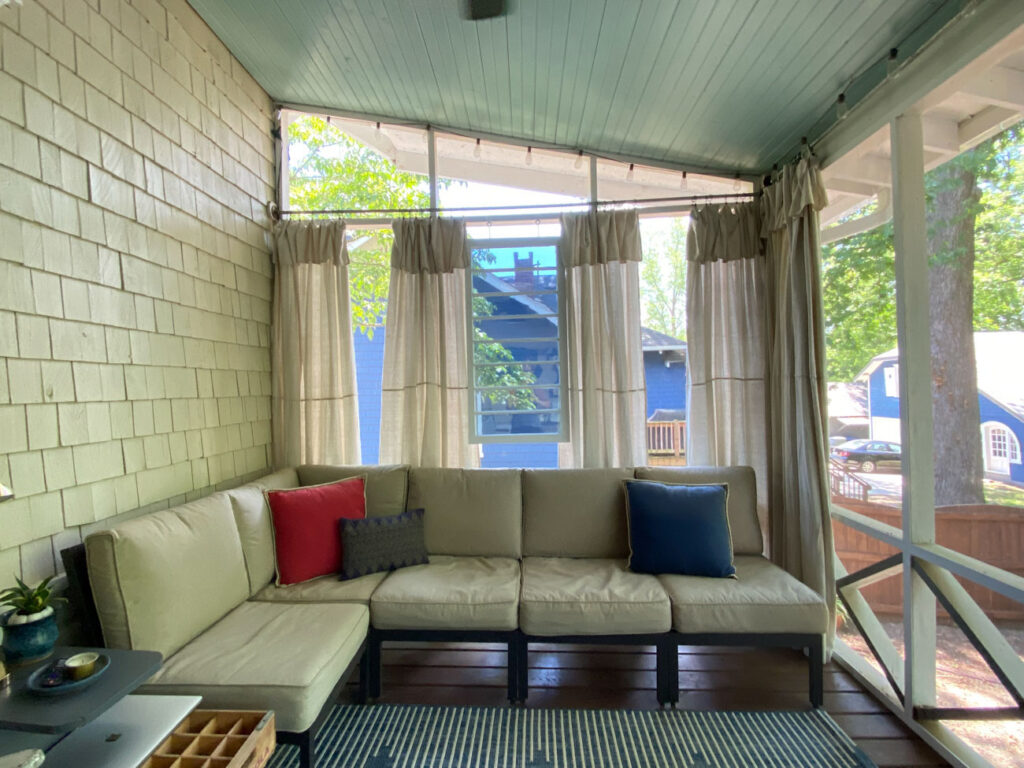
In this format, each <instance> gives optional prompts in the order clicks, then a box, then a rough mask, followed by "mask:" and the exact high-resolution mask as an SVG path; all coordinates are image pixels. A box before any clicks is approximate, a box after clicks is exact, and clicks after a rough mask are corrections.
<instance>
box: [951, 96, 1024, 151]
mask: <svg viewBox="0 0 1024 768" xmlns="http://www.w3.org/2000/svg"><path fill="white" fill-rule="evenodd" d="M1018 120H1020V113H1019V112H1017V111H1015V110H1012V109H1007V108H1006V107H995V106H992V107H985V109H983V110H981V112H979V113H978V114H976V115H974V116H973V117H969V118H968V119H966V120H964V121H963V122H961V123H960V125H959V126H958V127H957V132H958V135H959V137H960V144H961V145H962V146H964V147H972V146H975V145H976V144H980V143H981V142H983V141H984V140H985V139H987V138H988V137H989V136H994V135H995V134H997V133H999V132H1000V131H1002V130H1004V129H1005V128H1009V127H1010V126H1011V125H1013V124H1014V123H1016V122H1017V121H1018Z"/></svg>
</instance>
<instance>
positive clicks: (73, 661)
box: [64, 651, 100, 680]
mask: <svg viewBox="0 0 1024 768" xmlns="http://www.w3.org/2000/svg"><path fill="white" fill-rule="evenodd" d="M99 658H100V655H99V654H98V653H94V652H93V651H87V652H86V653H76V654H75V655H74V656H72V657H70V658H69V659H67V660H66V661H65V662H64V669H66V670H67V674H68V677H70V678H71V679H72V680H84V679H85V678H87V677H89V676H90V675H91V674H92V673H93V672H95V671H96V662H97V661H98V660H99Z"/></svg>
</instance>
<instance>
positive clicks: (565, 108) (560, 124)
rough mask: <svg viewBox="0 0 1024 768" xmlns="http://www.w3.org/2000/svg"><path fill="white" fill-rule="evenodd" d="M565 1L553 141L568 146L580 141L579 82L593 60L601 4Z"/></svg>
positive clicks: (601, 14) (581, 96)
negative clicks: (566, 14)
mask: <svg viewBox="0 0 1024 768" xmlns="http://www.w3.org/2000/svg"><path fill="white" fill-rule="evenodd" d="M569 4H570V8H571V16H570V18H569V34H568V36H567V39H566V42H567V45H566V56H565V68H564V69H563V71H562V82H561V85H560V94H561V95H560V98H559V101H558V112H557V118H556V120H555V125H556V129H555V143H557V144H564V145H566V146H570V147H571V146H575V145H579V144H580V141H579V125H578V123H579V115H580V113H581V111H582V110H581V106H582V103H583V99H584V98H585V94H584V93H583V88H582V87H581V85H580V82H581V81H582V79H583V78H584V76H585V75H586V73H587V72H589V71H590V69H591V66H592V64H593V61H594V53H595V51H596V49H597V35H598V31H599V30H600V28H601V21H602V19H603V18H604V6H605V3H602V4H601V10H600V12H598V9H597V6H596V4H595V3H590V2H587V0H569Z"/></svg>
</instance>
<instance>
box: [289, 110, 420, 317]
mask: <svg viewBox="0 0 1024 768" xmlns="http://www.w3.org/2000/svg"><path fill="white" fill-rule="evenodd" d="M288 155H289V170H290V186H289V205H290V206H291V207H292V208H295V209H298V210H304V211H310V210H313V211H318V210H334V209H342V210H348V209H355V208H360V209H374V208H422V207H425V206H428V205H430V189H429V182H428V181H427V179H426V178H425V177H423V176H419V175H417V174H414V173H406V172H405V171H401V170H399V169H398V168H396V167H395V165H394V163H392V162H391V161H390V160H389V159H387V158H386V157H384V156H383V155H381V154H379V153H377V152H376V151H374V150H372V149H370V148H369V147H367V146H365V145H363V144H360V143H359V142H358V141H356V140H355V139H353V138H352V137H351V136H349V135H348V134H346V133H344V132H343V131H341V130H339V129H338V128H337V127H336V126H334V125H332V124H331V123H330V122H328V121H327V120H326V119H325V118H322V117H318V116H316V115H303V116H302V117H299V118H297V119H295V120H294V121H292V122H291V124H290V125H289V133H288ZM359 234H360V236H358V237H356V238H355V239H354V240H353V241H352V242H350V243H349V251H350V257H351V260H352V264H351V268H350V270H349V279H350V291H351V294H352V324H353V325H354V326H355V327H356V328H358V329H359V330H360V331H362V332H363V333H365V334H366V335H368V336H371V335H372V334H373V328H374V326H376V325H381V324H383V323H384V317H385V314H386V312H387V299H388V280H389V277H390V274H391V268H390V260H391V243H392V241H393V239H394V238H393V235H392V233H391V229H390V227H388V228H385V229H381V230H376V231H374V232H367V233H359Z"/></svg>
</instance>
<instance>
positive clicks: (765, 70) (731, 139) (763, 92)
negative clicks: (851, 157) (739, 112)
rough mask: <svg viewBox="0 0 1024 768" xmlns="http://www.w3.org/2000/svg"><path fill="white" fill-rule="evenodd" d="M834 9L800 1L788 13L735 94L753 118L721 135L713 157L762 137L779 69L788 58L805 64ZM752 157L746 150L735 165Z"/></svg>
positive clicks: (826, 4) (774, 96)
mask: <svg viewBox="0 0 1024 768" xmlns="http://www.w3.org/2000/svg"><path fill="white" fill-rule="evenodd" d="M851 5H853V4H851ZM835 6H836V0H833V1H832V2H831V3H829V2H815V3H810V4H808V3H807V2H806V1H805V0H800V2H799V3H798V5H797V6H796V7H794V8H793V9H792V10H791V11H790V12H789V13H788V14H787V17H786V23H785V24H784V25H783V27H782V28H781V30H780V32H779V34H778V35H777V36H776V37H775V38H774V39H773V40H772V42H771V45H770V46H769V47H768V49H767V53H766V54H765V55H764V56H762V58H761V59H759V60H758V62H757V67H756V68H755V71H754V76H753V77H747V78H744V79H743V80H742V82H741V83H739V87H738V90H737V91H735V93H736V98H737V99H743V100H744V101H745V102H746V103H747V104H748V105H749V109H750V113H749V114H750V115H751V117H752V119H750V120H747V121H745V123H744V124H741V125H738V126H737V127H736V130H735V131H734V132H732V133H730V134H729V136H728V139H726V137H724V136H723V143H722V145H721V146H720V147H719V148H718V149H717V150H716V151H715V154H716V155H718V156H728V153H729V147H730V146H739V145H741V144H742V146H744V147H749V146H750V144H751V143H753V142H754V141H756V140H757V138H758V137H760V136H761V135H762V131H763V123H764V120H765V116H766V115H768V114H769V113H770V112H771V111H772V110H773V109H774V108H775V106H774V102H775V101H776V100H777V99H778V90H777V89H776V88H775V87H773V85H774V84H775V83H777V82H778V80H779V77H778V71H779V68H780V67H783V66H785V63H786V62H787V61H789V60H791V59H800V60H802V61H804V62H807V61H808V53H807V49H808V48H809V47H810V45H811V42H812V40H813V39H814V38H815V37H817V36H819V35H821V34H824V30H825V29H826V28H827V24H828V21H829V19H830V18H832V16H831V14H832V11H833V10H834V9H835ZM754 154H755V153H753V152H750V151H749V150H748V151H747V152H746V153H745V154H744V155H743V156H742V158H741V157H736V160H737V166H738V165H740V164H741V163H740V162H739V161H740V160H741V159H742V160H743V161H744V163H745V164H755V162H756V161H753V160H752V158H753V156H754Z"/></svg>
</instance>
